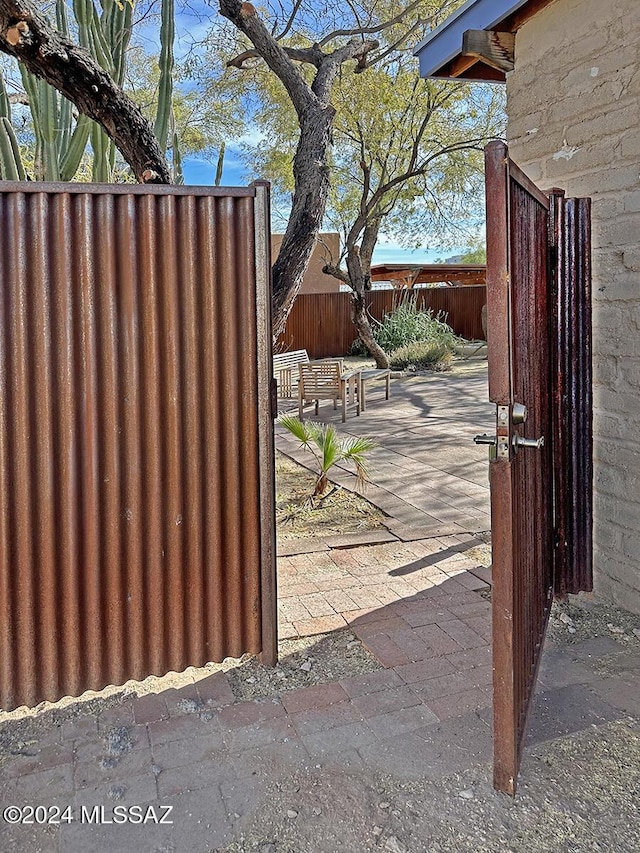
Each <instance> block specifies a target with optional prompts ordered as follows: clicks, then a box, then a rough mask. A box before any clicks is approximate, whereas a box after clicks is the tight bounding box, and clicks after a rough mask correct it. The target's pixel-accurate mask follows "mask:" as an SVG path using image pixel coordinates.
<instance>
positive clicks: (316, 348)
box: [278, 285, 486, 358]
mask: <svg viewBox="0 0 640 853" xmlns="http://www.w3.org/2000/svg"><path fill="white" fill-rule="evenodd" d="M411 293H412V296H415V297H416V299H417V303H418V305H419V306H420V307H424V308H425V309H426V308H431V309H433V311H435V312H436V313H437V312H439V311H441V312H443V313H444V314H446V315H447V322H448V323H449V325H450V326H451V327H452V328H453V330H454V332H456V334H458V335H461V336H462V337H463V338H467V339H469V340H481V339H482V338H484V334H483V331H482V319H481V311H482V306H483V305H484V304H485V302H486V287H485V285H476V286H469V287H425V288H418V289H416V290H413V291H412V292H411ZM406 295H407V291H397V290H373V291H371V292H370V293H368V294H367V306H368V310H369V313H370V314H371V316H372V317H374V318H375V319H376V320H381V319H382V318H383V317H384V315H385V313H388V312H389V311H391V310H393V307H394V305H395V304H397V302H398V300H399V299H401V298H403V296H404V297H406ZM355 337H356V333H355V329H354V327H353V323H352V322H351V311H350V297H349V294H348V293H308V294H306V293H305V294H302V295H301V296H298V298H297V299H296V301H295V302H294V305H293V308H292V310H291V313H290V314H289V317H288V319H287V325H286V328H285V331H284V333H283V334H282V335H281V336H280V338H279V339H278V347H279V348H280V349H282V350H294V349H306V350H307V352H308V353H309V356H310V357H311V358H327V357H329V356H337V355H346V354H347V352H348V351H349V347H350V346H351V344H352V343H353V340H354V338H355Z"/></svg>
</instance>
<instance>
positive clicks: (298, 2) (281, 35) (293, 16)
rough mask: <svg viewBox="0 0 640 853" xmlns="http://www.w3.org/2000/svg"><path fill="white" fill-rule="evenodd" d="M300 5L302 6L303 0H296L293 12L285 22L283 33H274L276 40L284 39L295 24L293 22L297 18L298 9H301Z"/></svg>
mask: <svg viewBox="0 0 640 853" xmlns="http://www.w3.org/2000/svg"><path fill="white" fill-rule="evenodd" d="M300 6H302V0H296V2H295V3H294V4H293V9H292V10H291V14H290V15H289V20H288V21H287V23H286V24H285V27H284V29H283V30H282V32H281V33H278V35H275V34H274V38H275V40H276V41H280V40H281V39H283V38H284V37H285V36H286V34H287V33H288V32H289V30H290V29H291V27H292V26H293V22H294V21H295V19H296V15H297V14H298V10H299V9H300Z"/></svg>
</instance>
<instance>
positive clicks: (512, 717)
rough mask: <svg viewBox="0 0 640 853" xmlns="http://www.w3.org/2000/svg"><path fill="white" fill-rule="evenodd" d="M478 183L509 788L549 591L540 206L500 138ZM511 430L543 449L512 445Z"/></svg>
mask: <svg viewBox="0 0 640 853" xmlns="http://www.w3.org/2000/svg"><path fill="white" fill-rule="evenodd" d="M486 181H487V221H488V223H490V225H489V229H488V241H487V294H488V299H487V304H488V339H489V389H490V397H491V399H492V401H493V402H495V403H496V405H497V406H502V407H506V410H507V412H508V413H509V416H508V417H507V418H506V420H505V421H500V420H498V424H497V434H498V436H500V435H503V436H505V437H506V440H507V446H508V454H507V456H506V457H505V458H502V459H501V458H497V459H496V460H495V461H493V462H492V463H491V493H492V495H491V501H492V547H493V644H494V645H493V655H494V664H493V665H494V784H495V786H496V787H497V788H498V789H499V790H502V791H505V792H507V793H510V794H514V793H515V789H516V780H517V773H518V766H519V761H520V754H521V750H522V741H523V737H524V730H525V722H526V716H527V711H528V707H529V702H530V699H531V695H532V692H533V686H534V682H535V675H536V670H537V666H538V662H539V657H540V653H541V649H542V642H543V639H544V632H545V628H546V623H547V619H548V614H549V609H550V605H551V600H552V587H553V574H552V573H553V505H552V490H553V484H552V463H551V444H552V442H551V438H552V419H551V418H552V412H551V398H550V395H549V387H550V377H551V372H550V371H551V364H550V338H549V333H550V328H551V324H550V322H549V320H550V316H551V314H550V311H551V302H550V297H551V292H550V286H549V274H548V273H549V263H548V209H549V202H548V199H547V197H546V196H543V195H542V194H541V193H540V192H539V191H537V192H536V193H535V194H533V193H532V192H530V186H529V184H530V182H529V181H528V180H527V181H523V180H521V173H520V171H519V170H517V169H513V168H511V163H510V161H509V160H508V155H507V150H506V147H505V146H504V145H502V144H500V143H496V144H493V145H492V146H489V148H488V149H487V154H486ZM543 202H544V203H543ZM515 403H522V404H524V405H526V407H527V412H528V417H527V420H526V422H525V424H523V425H516V424H514V423H513V419H512V418H511V416H510V414H511V412H512V409H513V405H514V404H515ZM516 435H519V436H522V437H526V438H539V437H540V436H544V437H545V445H544V447H542V448H540V449H533V448H523V449H520V450H518V451H516V448H515V447H514V444H513V439H514V436H516Z"/></svg>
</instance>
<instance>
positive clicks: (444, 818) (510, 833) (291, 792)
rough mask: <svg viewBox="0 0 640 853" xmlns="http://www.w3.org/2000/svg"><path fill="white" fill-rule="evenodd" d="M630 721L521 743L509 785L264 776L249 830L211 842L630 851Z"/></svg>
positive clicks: (477, 775) (536, 852)
mask: <svg viewBox="0 0 640 853" xmlns="http://www.w3.org/2000/svg"><path fill="white" fill-rule="evenodd" d="M639 789H640V724H639V723H638V721H637V720H632V719H629V720H625V721H622V722H617V723H611V724H608V725H606V726H602V727H599V728H598V729H597V730H587V731H584V732H581V733H579V734H577V735H572V736H568V737H563V738H559V739H557V740H554V741H551V742H547V743H544V744H540V745H538V746H536V747H535V748H532V749H530V750H528V751H527V754H526V757H525V761H524V763H523V772H522V779H521V782H520V787H519V791H518V796H517V797H516V798H515V799H514V800H512V799H511V798H510V797H507V796H506V795H504V794H499V793H497V792H496V791H494V790H493V788H492V786H491V782H490V778H489V769H488V768H487V767H479V768H475V769H473V770H470V771H469V772H467V773H464V774H462V775H452V776H449V777H447V778H444V779H441V780H439V781H438V782H408V783H401V782H399V781H398V780H397V779H394V778H393V777H390V776H384V775H381V774H378V775H375V776H373V777H368V776H367V775H365V774H359V773H355V772H354V773H346V772H343V773H339V772H333V773H330V772H329V773H328V772H326V771H323V770H322V768H317V769H313V770H310V771H308V772H303V773H300V774H297V775H296V776H294V777H292V778H291V779H289V780H287V782H286V784H283V785H274V786H273V787H272V789H271V791H270V793H269V796H268V797H267V798H266V800H265V804H264V806H263V807H262V808H261V810H260V811H259V812H258V813H257V815H256V817H255V819H254V821H253V824H252V825H251V828H250V830H249V831H247V832H246V833H245V835H244V836H243V837H242V838H241V839H240V840H239V841H238V842H237V843H234V844H231V845H229V846H227V847H224V848H219V850H218V853H223V851H224V853H338V851H345V853H369V851H390V853H637V851H638V850H640V813H639V806H638V798H637V792H638V790H639Z"/></svg>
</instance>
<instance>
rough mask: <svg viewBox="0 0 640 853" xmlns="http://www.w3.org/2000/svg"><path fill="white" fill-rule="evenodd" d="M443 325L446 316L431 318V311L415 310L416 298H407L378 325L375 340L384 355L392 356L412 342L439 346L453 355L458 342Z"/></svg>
mask: <svg viewBox="0 0 640 853" xmlns="http://www.w3.org/2000/svg"><path fill="white" fill-rule="evenodd" d="M445 321H446V314H443V313H442V312H438V314H434V313H433V310H432V309H431V308H429V309H427V310H423V309H421V308H418V296H417V294H411V295H409V296H406V297H404V298H403V299H402V300H401V301H400V302H399V303H398V304H397V305H396V306H395V307H394V309H393V311H391V313H390V314H386V315H385V317H384V319H383V320H382V322H381V323H379V324H378V327H377V328H376V330H375V334H376V340H377V341H378V343H379V344H380V346H381V347H382V349H383V350H384V351H385V352H393V351H394V350H397V349H399V348H400V347H404V346H406V345H407V344H411V343H414V342H415V341H432V342H437V343H441V344H443V345H446V346H447V347H449V348H450V349H451V351H453V350H454V349H455V347H456V346H457V345H458V343H459V341H460V339H459V338H458V336H457V335H456V334H454V332H453V330H452V328H451V326H449V325H447V323H446V322H445Z"/></svg>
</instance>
